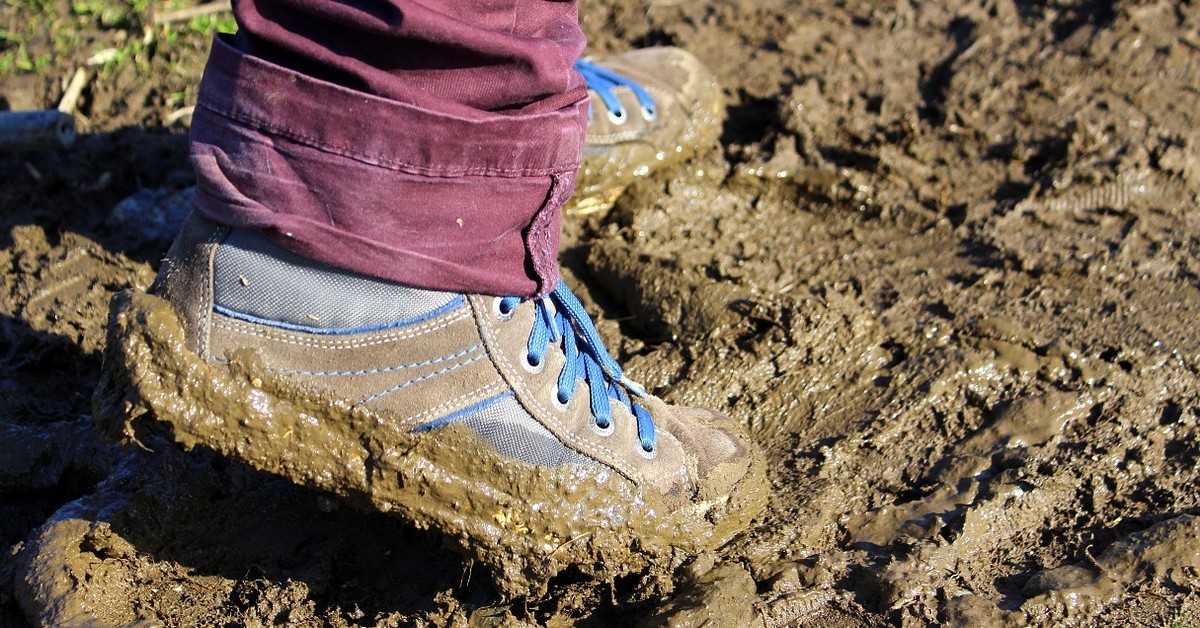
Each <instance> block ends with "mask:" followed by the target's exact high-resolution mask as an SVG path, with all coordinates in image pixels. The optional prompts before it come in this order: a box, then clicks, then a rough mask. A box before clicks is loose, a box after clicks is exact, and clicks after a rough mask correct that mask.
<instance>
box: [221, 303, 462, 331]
mask: <svg viewBox="0 0 1200 628" xmlns="http://www.w3.org/2000/svg"><path fill="white" fill-rule="evenodd" d="M464 304H466V299H464V298H463V296H462V295H461V294H460V295H458V296H456V297H454V298H453V299H451V300H450V302H449V303H447V304H445V305H443V306H442V307H439V308H437V309H436V310H432V311H430V312H427V313H425V314H423V315H421V316H418V317H416V318H410V319H408V320H402V321H396V322H393V323H387V324H384V325H367V326H362V327H341V328H329V329H327V328H324V327H310V326H308V325H297V324H296V323H287V322H284V321H274V320H270V319H266V318H260V317H258V316H254V315H253V314H244V313H242V312H236V311H234V310H231V309H229V308H226V307H222V306H220V305H214V306H213V311H214V312H216V313H217V314H220V315H222V316H228V317H229V318H235V319H237V320H239V321H245V322H247V323H254V324H255V325H263V326H266V327H274V328H276V329H286V330H287V331H295V332H300V333H303V334H315V335H318V336H349V335H352V334H369V333H373V332H378V331H387V330H389V329H399V328H401V327H409V326H411V325H416V324H418V323H424V322H425V321H427V320H430V319H433V318H437V317H439V316H441V315H443V314H447V313H449V312H452V311H454V310H455V309H456V308H458V307H461V306H463V305H464Z"/></svg>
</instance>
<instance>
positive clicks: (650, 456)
mask: <svg viewBox="0 0 1200 628" xmlns="http://www.w3.org/2000/svg"><path fill="white" fill-rule="evenodd" d="M637 451H638V453H639V454H642V457H643V458H645V459H646V460H654V459H655V458H657V457H658V447H652V448H650V451H646V448H645V447H642V444H641V443H638V448H637Z"/></svg>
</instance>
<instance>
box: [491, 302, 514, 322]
mask: <svg viewBox="0 0 1200 628" xmlns="http://www.w3.org/2000/svg"><path fill="white" fill-rule="evenodd" d="M503 303H504V297H496V298H494V299H492V314H493V315H494V316H495V317H496V320H498V321H501V322H504V321H507V320H509V319H511V318H512V317H513V314H516V313H517V308H515V307H514V308H513V309H511V310H509V311H508V312H505V311H504V306H503V305H502V304H503Z"/></svg>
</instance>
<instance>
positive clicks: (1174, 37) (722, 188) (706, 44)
mask: <svg viewBox="0 0 1200 628" xmlns="http://www.w3.org/2000/svg"><path fill="white" fill-rule="evenodd" d="M583 15H584V23H585V27H586V28H587V30H588V32H589V35H591V38H592V42H593V43H592V45H593V49H594V50H595V52H596V53H597V54H599V53H602V52H603V51H605V50H609V49H621V48H625V47H629V46H631V45H640V44H644V43H653V42H669V43H674V44H676V45H680V46H683V47H685V48H688V49H689V50H691V51H693V52H694V53H696V54H697V55H698V56H699V57H700V58H701V59H702V60H703V61H704V62H705V63H706V64H707V65H709V66H710V67H711V68H712V69H713V70H714V73H715V74H716V76H717V78H718V80H719V81H720V82H721V83H722V85H724V87H725V95H726V99H727V101H726V104H727V111H728V121H727V122H726V125H725V128H724V132H723V134H722V137H721V138H720V144H721V145H720V148H719V149H718V150H714V151H709V152H706V153H704V154H702V155H700V156H698V157H697V158H695V159H693V160H691V161H690V162H688V163H686V164H683V165H680V166H678V167H675V168H672V169H671V170H669V171H667V172H665V173H663V174H661V175H658V176H655V177H654V178H652V179H643V180H640V181H639V182H637V183H635V184H634V185H633V186H631V187H630V188H629V189H628V190H626V192H625V193H624V194H622V195H621V196H619V197H618V198H616V199H615V201H614V205H613V207H612V209H611V210H610V211H609V212H607V213H604V214H596V215H594V216H590V217H588V218H586V219H583V220H580V221H576V222H572V223H570V224H568V225H567V230H568V233H567V238H566V240H567V243H568V246H567V248H566V250H565V251H564V260H565V262H566V263H567V265H568V267H569V270H570V271H571V272H569V273H568V280H569V281H572V282H573V284H574V285H576V286H579V287H580V290H579V291H578V292H579V293H581V294H582V295H583V296H584V297H585V299H587V300H588V301H589V306H590V307H592V308H593V311H601V312H603V313H604V315H605V316H604V317H603V318H602V320H601V321H600V322H599V327H600V330H601V332H602V334H603V335H604V336H605V339H606V341H607V342H608V344H609V346H610V347H614V348H615V349H617V350H618V352H619V353H620V354H621V357H622V358H623V361H624V362H625V364H626V365H627V370H628V371H629V372H630V374H631V376H632V377H634V378H636V379H638V380H639V381H642V382H644V383H645V384H647V386H648V387H649V388H651V389H652V390H655V391H656V392H658V393H660V394H662V396H664V398H665V399H666V400H668V401H671V402H682V403H687V404H689V405H704V406H708V407H712V408H715V409H718V410H722V411H724V412H726V413H728V414H730V415H731V416H733V417H734V418H735V419H737V420H739V421H741V422H742V423H743V424H744V425H746V426H747V427H748V428H749V429H750V430H751V432H752V434H753V436H754V438H755V440H756V441H757V442H758V443H759V444H760V445H761V446H762V447H763V449H764V450H765V451H766V452H767V459H768V475H769V477H770V479H771V485H772V489H773V494H774V497H773V499H772V502H771V504H770V508H769V510H768V511H767V514H766V515H765V517H764V518H763V519H762V520H761V521H760V522H758V523H756V524H755V525H754V526H753V528H752V529H751V530H750V531H748V532H747V533H746V534H743V535H741V536H739V537H738V538H736V539H734V540H733V542H731V543H729V544H727V545H725V546H723V547H721V548H718V549H716V550H714V551H712V552H708V553H705V554H702V555H701V556H700V557H699V558H697V559H694V560H691V561H688V562H686V563H685V564H683V565H681V566H680V567H679V568H677V569H675V570H673V571H672V572H671V573H669V574H668V573H666V572H665V571H659V572H656V573H659V574H660V575H661V577H662V578H665V579H669V580H670V584H671V587H670V588H671V592H670V593H665V594H663V595H657V594H655V593H654V592H655V591H663V590H666V589H667V588H668V587H667V586H666V585H665V584H663V585H662V586H649V585H648V584H647V583H645V582H643V581H641V580H638V579H630V578H628V577H624V578H623V577H615V578H611V579H608V578H605V577H601V578H598V579H596V578H592V577H590V576H588V575H587V574H584V573H577V572H575V571H574V570H567V571H566V572H564V573H562V574H560V575H559V576H558V577H556V578H554V579H552V580H551V581H550V582H549V589H548V591H547V595H546V596H545V597H543V598H541V599H540V600H532V599H531V600H528V601H524V602H522V603H518V604H507V603H503V602H501V601H500V598H499V596H498V595H497V593H496V591H495V590H494V589H493V588H492V587H491V586H490V585H489V584H488V582H487V579H486V578H484V577H483V576H481V575H480V574H479V573H477V572H476V571H475V569H476V568H475V566H474V565H473V564H472V563H471V562H470V561H464V560H462V559H461V558H459V554H457V553H455V552H453V551H447V550H446V549H444V548H442V547H441V545H440V544H441V543H443V542H444V537H439V536H438V535H436V534H432V533H428V532H423V531H420V530H417V529H415V528H413V527H411V526H406V525H403V524H402V523H401V522H399V521H398V520H396V519H394V518H391V517H388V516H386V515H381V514H378V513H372V512H361V511H358V510H354V509H352V508H349V507H347V506H344V505H342V502H341V501H340V500H334V499H331V498H330V497H329V496H328V495H327V494H324V493H319V492H313V491H308V490H303V489H299V488H295V487H292V486H290V485H288V484H286V483H283V482H280V481H278V480H275V479H273V478H271V477H267V476H263V475H261V474H258V473H257V472H254V471H252V470H250V469H247V468H244V467H241V466H238V465H235V464H232V463H230V462H228V461H227V460H226V459H225V458H223V457H220V456H216V455H213V454H206V453H203V452H193V453H192V454H191V455H188V456H183V455H181V454H177V453H173V452H172V448H170V447H166V446H160V445H161V444H160V443H156V442H152V441H147V442H148V444H149V445H150V446H151V447H153V448H155V449H156V452H155V453H154V454H149V453H145V452H140V451H134V452H132V453H124V452H118V451H116V450H114V449H111V448H110V447H108V446H106V445H104V444H103V441H101V440H100V439H99V437H96V436H89V434H90V433H91V432H90V431H89V430H88V426H89V425H90V424H91V422H92V419H91V417H90V410H89V407H88V404H87V396H88V395H90V393H91V387H92V385H93V384H94V383H95V378H96V373H98V372H99V371H98V351H99V348H100V347H101V346H102V345H103V327H104V322H105V317H106V315H107V314H106V312H107V309H106V303H107V300H108V297H109V296H110V295H111V294H112V293H114V292H116V291H117V290H119V289H121V288H124V287H126V286H131V285H132V286H142V287H144V285H145V283H146V282H147V281H148V276H149V275H150V274H151V270H150V265H149V264H146V263H144V262H137V261H132V260H131V259H130V257H128V256H126V255H124V254H122V253H121V252H120V251H131V252H132V254H134V255H142V256H145V257H149V258H151V259H152V258H153V255H149V254H146V253H145V252H144V250H145V249H144V248H139V247H138V246H134V245H130V244H128V242H129V237H130V236H129V235H128V234H127V233H125V232H120V233H117V232H114V231H112V230H111V229H110V228H108V227H105V226H104V225H105V223H104V222H103V221H104V220H105V217H104V216H94V215H83V214H64V215H63V216H59V214H57V213H55V212H68V209H69V207H72V205H71V203H69V202H67V201H69V200H71V199H74V198H76V196H79V195H82V194H83V193H82V192H72V194H75V195H76V196H70V197H68V196H65V195H64V193H59V192H56V191H55V190H56V189H57V188H53V187H52V186H51V183H46V184H36V183H33V182H27V183H28V188H29V189H31V190H33V192H29V193H28V194H27V195H26V196H22V197H20V198H23V199H26V200H25V201H23V202H28V203H29V204H31V205H35V206H37V207H39V208H40V209H38V210H37V211H34V212H33V213H32V214H30V213H28V212H27V213H21V211H18V210H20V209H21V208H20V207H17V208H15V209H14V211H13V213H12V214H10V217H9V218H7V219H8V220H9V221H10V222H9V224H12V225H15V226H16V228H15V229H13V230H12V231H11V235H10V237H9V239H8V241H6V242H5V248H4V249H3V252H2V255H3V258H4V259H5V260H6V261H7V264H5V266H4V267H5V268H6V269H7V272H6V273H5V275H4V282H5V291H4V293H3V299H4V300H3V304H4V307H5V313H6V315H7V317H6V318H5V323H6V324H5V325H4V326H3V329H2V330H0V331H3V337H4V339H5V341H6V348H5V351H4V352H3V359H4V362H3V373H4V376H5V379H4V387H3V388H2V391H3V395H0V407H3V408H4V409H5V411H6V412H5V414H4V415H3V417H0V421H2V423H0V426H2V427H3V429H4V430H5V433H6V434H8V435H10V438H8V439H5V440H2V441H0V443H2V444H0V447H3V448H4V452H3V455H2V456H0V460H3V461H4V464H3V465H2V466H3V468H0V479H2V480H3V484H0V488H2V489H3V490H4V491H5V492H4V495H5V502H4V508H5V512H8V513H13V514H14V516H13V517H10V518H8V519H9V520H11V521H14V522H17V523H14V524H6V525H10V526H11V527H10V528H7V529H6V534H7V535H8V536H6V538H7V539H9V542H10V543H11V544H13V548H14V549H13V552H12V553H11V555H10V556H9V558H8V559H7V560H6V561H5V562H4V563H3V567H2V568H0V581H2V582H11V583H12V584H11V586H6V587H5V588H4V589H3V590H2V592H0V603H3V604H4V607H3V608H4V609H5V612H8V613H10V615H11V616H12V617H17V614H18V613H20V614H21V615H22V616H24V617H27V618H30V619H31V621H47V622H49V621H51V620H52V619H53V618H54V617H56V615H55V613H59V612H64V611H62V610H61V609H62V608H64V607H55V606H54V605H52V604H48V603H45V602H39V601H38V600H48V599H55V598H54V597H53V595H46V596H42V597H38V596H39V595H42V594H41V593H39V592H38V591H37V590H34V589H33V587H32V585H31V584H30V583H31V582H34V580H31V578H30V576H31V574H35V573H36V574H49V575H48V576H47V578H49V579H48V580H42V581H57V582H60V583H61V584H62V589H61V590H62V591H64V592H67V593H70V592H72V591H85V592H87V595H89V596H93V597H84V598H73V600H74V601H72V602H71V603H72V604H76V606H74V607H71V608H75V609H78V608H84V609H93V610H92V611H89V612H94V609H107V611H106V612H113V613H116V612H118V611H119V612H120V613H126V614H125V615H120V616H121V617H132V618H142V619H145V620H147V621H150V622H154V623H162V624H166V625H195V624H209V623H216V622H231V623H236V624H245V625H262V624H267V623H290V624H297V625H308V624H331V625H409V624H414V623H431V624H460V625H461V624H467V623H475V624H492V625H494V624H505V623H507V624H518V623H522V622H526V623H558V624H570V623H574V622H579V621H591V622H601V623H602V622H610V623H611V622H619V623H625V624H628V623H632V622H634V621H637V620H640V621H645V622H646V623H647V624H651V625H655V624H662V623H666V622H668V621H673V622H675V623H676V625H699V624H701V623H703V622H704V621H706V620H708V621H712V622H713V623H715V624H717V625H745V623H746V621H747V618H750V619H751V620H755V619H756V620H758V621H761V623H763V624H764V625H768V626H782V625H812V624H815V625H833V626H863V625H866V626H871V625H887V624H899V625H929V624H938V625H941V624H951V625H954V624H957V625H1004V624H1010V625H1031V624H1032V625H1064V624H1065V625H1083V626H1088V625H1094V626H1106V625H1130V624H1150V625H1180V626H1187V625H1194V624H1196V622H1197V621H1200V619H1198V615H1200V602H1198V600H1197V592H1198V591H1200V586H1198V585H1200V539H1198V538H1197V523H1198V522H1197V520H1196V517H1197V516H1198V515H1200V494H1198V491H1197V489H1196V486H1200V477H1198V476H1200V471H1198V467H1200V465H1198V464H1197V463H1198V462H1200V445H1198V442H1200V439H1198V438H1197V436H1198V434H1197V432H1198V430H1200V399H1198V397H1200V337H1198V336H1197V334H1196V333H1195V329H1196V327H1197V323H1198V322H1200V261H1198V260H1200V213H1197V212H1196V205H1197V200H1198V196H1200V158H1197V147H1198V146H1200V131H1198V129H1200V120H1198V119H1197V118H1198V116H1200V114H1198V113H1197V110H1196V108H1195V107H1194V106H1193V104H1194V102H1195V100H1196V93H1197V84H1198V83H1200V80H1198V78H1197V77H1200V8H1197V7H1195V6H1193V5H1184V4H1180V3H1170V2H1139V3H1134V2H1118V3H1114V4H1111V5H1109V4H1099V3H1049V4H1031V3H1011V2H1003V1H1001V2H993V1H988V2H969V1H962V2H955V1H951V2H944V3H908V2H900V3H895V4H890V5H888V6H886V7H882V6H879V5H878V3H869V2H850V3H845V2H842V3H833V2H811V3H804V4H803V5H802V6H798V5H795V4H794V3H785V2H770V1H769V2H755V3H750V2H735V1H729V2H725V1H717V2H710V3H651V4H650V5H648V6H646V5H644V4H642V3H638V4H632V3H631V4H624V3H621V2H586V3H585V5H584V7H583ZM114 124H116V123H115V122H114ZM118 139H119V138H118ZM82 141H83V145H84V146H85V147H86V146H88V145H89V144H88V143H87V142H88V138H86V137H85V138H83V139H82ZM95 141H96V142H101V141H105V140H104V139H103V138H98V139H96V140H95ZM109 141H116V140H114V139H111V138H110V140H109ZM96 150H100V149H99V148H97V149H96ZM35 161H36V163H35V164H34V165H35V166H36V167H37V168H38V169H39V172H42V173H43V176H44V180H47V181H51V182H52V181H55V180H57V181H59V182H60V183H61V181H63V180H64V179H66V180H71V179H69V178H68V176H67V175H54V173H55V172H59V171H58V170H55V168H56V167H57V168H60V169H62V170H61V171H62V172H66V171H67V170H66V169H67V168H68V167H70V168H85V167H86V168H97V167H100V166H99V165H97V164H98V163H103V161H102V160H98V161H97V164H93V163H92V162H91V161H89V162H87V163H84V162H83V161H75V162H70V161H67V162H65V163H61V164H58V165H57V166H56V165H55V164H56V163H57V162H55V161H54V160H53V159H50V158H45V159H44V160H42V161H37V160H36V159H35ZM19 165H20V164H19V163H18V166H19ZM146 165H147V166H148V167H149V166H150V165H151V164H149V163H147V164H146ZM151 171H153V169H152V168H151ZM98 175H99V172H97V171H94V170H89V171H87V172H85V173H84V174H80V175H78V177H79V180H80V181H91V180H93V179H94V178H95V177H96V176H98ZM55 176H58V177H59V178H58V179H55V178H54V177H55ZM71 176H75V175H71ZM143 176H145V175H143ZM129 180H130V181H133V178H132V175H130V177H129ZM171 181H174V179H172V178H171V176H169V175H168V174H163V175H162V176H159V177H157V178H152V179H149V180H143V183H142V184H143V185H150V184H153V185H155V186H170V185H173V184H172V183H171ZM39 185H40V187H39ZM129 185H131V184H129ZM70 189H81V188H70ZM35 192H36V193H35ZM56 194H57V195H56ZM82 198H88V197H86V196H82ZM39 199H40V200H39ZM51 202H54V203H57V204H56V205H53V206H51V205H49V203H51ZM38 203H42V205H38ZM110 206H111V205H110ZM22 211H23V210H22ZM31 211H32V210H31ZM71 211H73V210H71ZM39 212H40V213H39ZM22 216H25V217H26V218H22ZM29 216H32V217H29ZM46 216H50V217H52V218H53V221H57V222H51V224H52V225H56V226H52V227H51V228H49V229H45V230H44V229H42V228H39V227H36V226H30V225H31V223H32V224H40V223H44V222H46V221H47V220H50V219H49V218H46ZM35 219H36V220H35ZM22 221H23V222H22ZM60 232H61V236H60V235H58V234H59V233H60ZM76 233H88V234H89V235H91V236H93V237H91V238H90V239H89V238H85V237H83V236H80V235H76ZM99 243H103V245H101V244H99ZM38 452H41V453H38ZM118 460H121V461H122V462H119V463H118V462H117V461H118ZM105 478H107V479H105ZM21 526H24V527H21ZM451 545H453V543H451ZM10 575H11V578H10V577H9V576H10ZM39 577H40V576H39ZM55 579H57V580H55ZM80 582H95V583H103V584H102V585H101V586H97V587H94V588H81V587H75V586H73V585H74V584H75V583H80ZM51 593H53V592H51ZM113 616H116V615H113Z"/></svg>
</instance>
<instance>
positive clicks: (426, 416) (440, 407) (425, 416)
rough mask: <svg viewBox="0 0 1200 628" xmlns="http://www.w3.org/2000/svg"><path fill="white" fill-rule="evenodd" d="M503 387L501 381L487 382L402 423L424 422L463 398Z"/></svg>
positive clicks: (438, 415) (489, 393)
mask: <svg viewBox="0 0 1200 628" xmlns="http://www.w3.org/2000/svg"><path fill="white" fill-rule="evenodd" d="M505 388H506V386H504V385H502V383H501V382H492V383H490V384H488V385H487V386H484V387H483V388H477V389H475V390H473V391H471V392H469V393H466V394H464V395H459V396H458V397H455V398H454V399H451V400H449V401H447V402H445V403H441V404H438V405H436V406H434V407H432V408H429V409H428V410H426V411H424V412H422V413H421V414H417V415H414V416H412V417H410V418H408V419H405V420H404V421H402V423H412V422H416V423H424V422H426V421H427V420H429V418H430V417H435V418H436V417H440V416H441V415H442V413H444V412H445V411H446V410H449V409H450V408H453V407H454V406H457V405H461V404H462V402H463V400H466V399H471V398H473V397H480V396H487V395H491V394H493V393H497V392H500V391H501V390H504V389H505Z"/></svg>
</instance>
